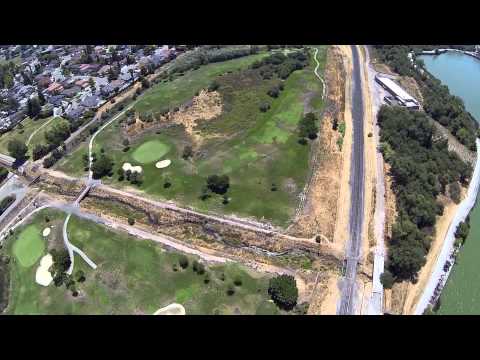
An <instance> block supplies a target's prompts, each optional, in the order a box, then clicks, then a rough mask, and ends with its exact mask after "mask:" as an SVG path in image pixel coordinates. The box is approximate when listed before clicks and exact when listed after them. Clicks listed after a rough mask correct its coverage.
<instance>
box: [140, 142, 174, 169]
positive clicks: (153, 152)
mask: <svg viewBox="0 0 480 360" xmlns="http://www.w3.org/2000/svg"><path fill="white" fill-rule="evenodd" d="M169 150H170V146H169V145H167V144H165V143H163V142H161V141H158V140H151V141H147V142H145V143H143V144H142V145H140V146H139V147H138V148H136V149H135V151H134V152H133V153H132V157H133V159H134V160H135V161H138V162H140V163H142V164H149V163H151V162H154V161H157V160H159V159H161V158H162V157H163V156H164V155H165V154H167V153H168V151H169Z"/></svg>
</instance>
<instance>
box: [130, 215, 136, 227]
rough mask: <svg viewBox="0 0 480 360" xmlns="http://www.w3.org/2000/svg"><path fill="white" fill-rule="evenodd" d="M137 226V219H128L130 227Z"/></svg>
mask: <svg viewBox="0 0 480 360" xmlns="http://www.w3.org/2000/svg"><path fill="white" fill-rule="evenodd" d="M134 224H135V219H134V218H132V217H129V218H128V225H130V226H133V225H134Z"/></svg>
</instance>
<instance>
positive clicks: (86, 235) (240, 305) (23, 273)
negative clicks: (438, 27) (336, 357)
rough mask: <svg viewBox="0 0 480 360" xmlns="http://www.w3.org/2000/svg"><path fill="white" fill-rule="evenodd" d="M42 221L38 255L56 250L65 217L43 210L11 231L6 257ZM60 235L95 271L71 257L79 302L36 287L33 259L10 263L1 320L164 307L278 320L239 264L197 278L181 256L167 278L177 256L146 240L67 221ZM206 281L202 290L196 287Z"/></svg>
mask: <svg viewBox="0 0 480 360" xmlns="http://www.w3.org/2000/svg"><path fill="white" fill-rule="evenodd" d="M45 214H49V217H50V219H51V220H50V223H49V224H50V225H52V226H53V227H54V231H52V235H51V236H49V244H48V245H47V244H46V241H45V240H43V238H42V241H43V245H44V248H45V249H44V250H43V251H42V255H43V254H44V253H46V248H47V246H48V248H49V249H51V248H52V246H54V244H57V245H56V246H57V247H58V246H59V245H58V244H61V222H62V220H63V219H64V218H65V214H63V213H59V212H55V211H52V210H48V211H43V212H41V213H39V214H38V215H37V216H36V217H35V218H34V219H33V220H32V224H31V225H27V226H24V227H23V228H21V229H19V230H17V232H16V234H15V235H14V236H13V237H12V238H11V239H10V240H9V242H8V244H7V245H8V249H10V251H12V250H11V249H12V247H13V248H15V246H16V245H15V244H17V242H18V241H20V239H21V238H22V237H24V236H25V232H29V234H30V232H31V231H32V230H29V229H34V228H37V229H43V227H44V226H45V220H44V216H45ZM68 232H69V237H70V240H71V241H72V243H73V244H75V245H76V246H78V247H79V248H81V249H82V250H83V251H85V252H86V253H87V254H88V256H89V257H90V258H91V259H92V260H93V261H95V263H96V264H97V265H98V268H97V269H96V270H92V269H91V268H90V267H88V265H87V264H85V263H84V262H83V260H82V259H81V258H80V257H78V256H77V257H76V258H75V260H76V261H75V268H74V273H75V272H76V271H77V270H79V269H81V270H83V271H84V272H85V274H86V281H85V282H84V283H77V288H78V290H79V292H80V295H79V296H78V297H77V298H74V297H72V296H71V295H70V293H69V292H68V291H67V290H66V289H65V287H60V288H57V287H55V285H54V284H51V285H50V286H48V287H42V286H40V285H37V284H36V283H35V280H34V279H35V271H36V268H37V266H38V263H39V260H37V261H36V262H35V263H34V264H33V265H31V266H30V267H24V266H22V265H21V264H19V262H18V261H17V260H16V258H15V257H12V261H11V264H10V266H11V275H12V276H11V278H12V282H13V283H12V287H11V289H12V292H11V296H10V304H9V307H8V313H9V314H141V313H144V314H152V313H153V312H155V311H156V310H157V309H158V308H160V307H163V306H166V305H168V304H170V303H172V302H179V303H181V304H182V305H184V306H185V309H186V312H187V314H235V313H241V314H256V313H261V314H277V313H279V310H278V309H277V308H276V306H275V305H274V304H272V303H271V302H270V301H269V296H268V294H267V288H268V277H266V276H263V275H261V274H258V273H252V272H251V271H250V270H246V269H244V268H242V267H241V266H239V265H236V264H229V265H215V266H207V269H206V273H205V274H203V275H198V274H197V273H195V272H194V271H193V270H192V265H191V264H192V263H193V260H194V257H191V256H189V263H190V264H189V266H188V267H187V268H186V269H184V270H183V269H181V268H180V267H179V266H177V268H178V270H177V271H174V270H173V265H174V264H177V265H178V258H179V254H178V253H175V252H167V251H164V250H163V249H162V248H161V247H160V246H159V244H157V243H154V242H152V241H147V240H137V239H133V238H132V237H130V236H128V235H125V234H123V233H122V234H120V233H116V232H113V231H111V230H109V229H107V228H105V227H103V226H100V225H96V224H94V223H91V222H89V221H86V220H81V219H79V218H76V217H72V218H71V220H70V223H69V226H68ZM206 274H208V276H209V278H210V282H209V283H208V284H206V283H205V282H204V279H205V278H206V276H207V275H206ZM222 274H224V277H225V279H224V280H221V278H222ZM237 278H239V279H241V281H242V285H241V286H236V287H235V289H236V291H235V294H234V295H232V296H229V295H227V293H226V291H227V288H228V286H230V285H231V284H233V281H234V280H235V279H237Z"/></svg>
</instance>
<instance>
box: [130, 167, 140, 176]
mask: <svg viewBox="0 0 480 360" xmlns="http://www.w3.org/2000/svg"><path fill="white" fill-rule="evenodd" d="M131 170H132V172H137V173H139V174H140V173H141V172H142V167H141V166H139V165H138V166H132V169H131Z"/></svg>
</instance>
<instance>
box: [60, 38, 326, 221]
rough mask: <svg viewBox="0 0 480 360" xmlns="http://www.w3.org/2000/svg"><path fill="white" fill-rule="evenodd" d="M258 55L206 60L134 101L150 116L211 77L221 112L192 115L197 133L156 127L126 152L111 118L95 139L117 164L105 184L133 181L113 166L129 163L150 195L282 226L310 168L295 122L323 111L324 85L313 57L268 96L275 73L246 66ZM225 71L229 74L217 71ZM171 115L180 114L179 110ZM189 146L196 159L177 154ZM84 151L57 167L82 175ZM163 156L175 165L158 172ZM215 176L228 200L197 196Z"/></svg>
mask: <svg viewBox="0 0 480 360" xmlns="http://www.w3.org/2000/svg"><path fill="white" fill-rule="evenodd" d="M320 50H321V51H320V52H319V55H318V57H319V58H320V59H321V65H323V64H324V63H325V53H326V47H321V48H320ZM259 56H263V54H259V55H255V56H253V57H252V56H249V57H245V58H240V59H235V60H230V61H226V62H223V63H215V64H209V65H206V66H203V67H200V69H198V70H194V71H190V72H187V73H186V74H185V75H184V76H181V77H178V78H176V79H175V80H173V81H172V82H167V83H160V84H158V85H155V86H153V87H152V88H151V89H150V90H148V93H147V94H146V95H145V98H143V99H142V100H140V101H139V102H138V103H137V104H136V105H135V108H136V109H137V111H139V112H141V113H148V112H153V113H155V112H157V111H160V110H161V109H163V108H164V107H165V105H167V104H168V106H169V108H171V107H172V106H175V105H180V104H184V103H186V102H187V101H188V100H191V99H192V97H193V96H194V95H195V93H196V92H197V91H198V90H199V89H201V88H202V87H203V88H204V87H206V86H208V84H209V83H210V82H211V81H212V80H213V79H216V81H217V82H218V84H219V85H220V86H219V89H218V90H217V91H218V93H219V94H220V95H221V101H222V113H221V114H220V116H217V117H216V118H213V119H210V120H204V119H201V118H199V119H197V120H198V121H196V123H195V125H194V126H193V133H194V134H192V131H187V128H186V126H185V127H184V126H183V125H176V126H173V127H169V128H164V129H162V130H160V131H156V132H154V131H152V130H150V131H148V130H147V131H145V132H144V135H142V136H140V137H136V138H135V139H134V140H133V141H132V142H131V143H130V149H129V150H128V151H126V152H124V151H123V148H124V145H123V144H122V142H123V139H122V136H120V135H121V134H123V132H122V130H123V126H124V125H123V124H122V123H120V122H115V123H113V124H112V125H111V126H110V127H108V128H106V129H105V130H104V131H103V132H102V133H100V134H99V135H98V136H97V138H96V139H95V145H94V151H95V152H96V153H97V155H98V154H99V151H100V150H101V149H102V148H103V150H104V152H105V153H106V154H108V155H109V156H111V157H112V158H113V160H114V162H115V166H114V176H113V177H112V178H105V179H103V181H104V182H105V183H109V184H113V185H115V186H120V187H130V186H133V185H130V184H129V182H128V181H126V180H124V181H123V182H120V181H118V175H117V171H118V169H119V168H121V167H122V165H123V164H124V163H125V162H129V163H131V164H132V165H134V166H135V165H141V166H142V167H143V174H144V176H143V177H144V181H143V184H142V185H141V186H140V187H139V188H138V190H140V191H142V192H145V193H146V194H148V195H152V196H153V197H158V198H161V199H167V200H170V199H172V200H175V202H177V203H180V204H184V205H189V206H193V207H195V208H197V209H199V210H202V211H215V212H221V213H227V214H230V213H236V214H239V215H242V216H253V217H255V218H257V219H262V218H263V219H266V220H269V221H271V222H273V223H275V224H277V225H282V226H284V225H286V224H287V223H288V221H289V220H290V219H291V218H292V216H293V213H294V209H295V207H296V205H297V202H298V194H299V193H300V191H301V190H302V189H303V187H304V185H305V181H306V178H307V174H308V171H309V152H310V148H311V143H310V142H309V143H307V144H306V145H300V144H299V143H298V133H297V125H298V122H299V121H300V119H301V117H302V115H303V114H304V112H308V111H312V112H314V113H317V114H319V113H320V111H321V110H322V108H323V101H322V99H321V93H322V84H321V82H320V81H319V80H318V79H317V78H316V77H315V75H314V73H313V68H314V67H315V65H314V61H313V59H311V61H310V64H309V65H308V66H307V67H306V68H304V69H302V70H297V71H295V72H293V73H292V74H291V75H290V76H289V77H288V78H287V79H286V80H285V81H283V85H284V90H283V91H281V92H280V95H279V96H278V98H271V97H270V96H268V95H267V92H268V90H269V89H270V88H272V86H274V85H276V84H278V83H279V81H280V80H279V79H277V78H275V77H274V78H272V79H268V80H264V79H262V77H261V76H260V75H259V74H258V71H255V70H251V69H246V66H247V65H248V64H249V63H251V62H253V60H255V59H257V58H258V57H259ZM239 68H242V69H243V70H238V69H239ZM234 70H237V71H234ZM226 71H230V73H227V74H224V75H223V76H217V75H219V74H222V73H224V72H226ZM320 71H322V69H320ZM264 102H268V103H269V104H270V106H271V108H270V109H269V110H268V111H266V112H261V111H260V110H259V107H260V105H261V104H262V103H264ZM174 116H178V117H181V116H182V112H181V111H180V114H179V115H174ZM198 139H200V141H198ZM154 144H156V145H154ZM187 145H188V146H192V147H193V148H194V156H193V158H191V159H188V160H184V159H183V158H182V153H183V149H184V148H185V146H187ZM146 146H148V147H152V148H151V149H148V148H145V147H146ZM153 147H156V148H153ZM165 151H167V152H166V153H165ZM85 153H86V146H85V145H82V146H81V147H80V148H79V149H78V150H77V151H75V152H74V153H72V154H71V155H70V156H68V157H66V158H65V159H64V160H61V161H60V162H59V165H58V167H57V169H59V170H61V171H64V172H66V173H68V174H70V175H75V176H81V175H83V174H84V173H85V172H84V168H83V161H82V156H83V155H84V154H85ZM165 159H169V160H171V161H172V164H171V165H170V166H169V167H168V168H165V169H157V168H156V167H155V163H156V161H158V160H165ZM213 174H218V175H223V174H226V175H228V176H229V178H230V188H229V190H228V192H227V197H228V203H227V204H224V200H223V197H222V196H219V195H213V196H211V197H210V198H208V199H206V200H201V199H200V195H201V192H202V188H203V186H204V185H205V181H206V178H207V177H208V176H209V175H213ZM168 183H169V184H170V186H168ZM166 184H167V185H166ZM272 188H273V189H274V190H272Z"/></svg>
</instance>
